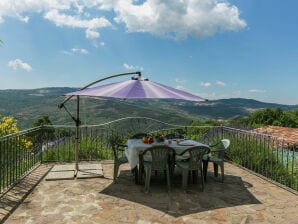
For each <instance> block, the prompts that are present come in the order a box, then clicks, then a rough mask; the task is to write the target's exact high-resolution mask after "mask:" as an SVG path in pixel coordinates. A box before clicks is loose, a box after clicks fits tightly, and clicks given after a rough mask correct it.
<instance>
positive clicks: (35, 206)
mask: <svg viewBox="0 0 298 224" xmlns="http://www.w3.org/2000/svg"><path fill="white" fill-rule="evenodd" d="M52 166H53V165H51V164H43V165H41V166H39V167H38V168H37V169H35V170H34V171H33V172H31V173H30V175H28V176H27V177H26V178H25V179H24V180H23V181H22V182H20V183H19V184H18V185H17V186H16V187H15V188H14V189H12V190H11V191H10V192H8V193H7V194H6V195H4V196H3V197H2V198H1V204H0V223H1V220H2V222H4V221H5V223H7V224H12V223H17V224H21V223H25V224H35V223H38V224H42V223H52V224H54V223H57V224H58V223H86V224H87V223H88V224H89V223H136V224H150V223H152V224H153V223H155V224H157V223H175V224H178V223H210V224H212V223H237V224H245V223H279V224H283V223H298V196H297V194H294V193H292V192H289V191H287V190H284V189H282V188H280V187H278V186H276V185H274V184H272V183H270V182H268V181H266V180H263V179H261V178H259V177H257V176H255V175H254V174H252V173H250V172H248V171H246V170H243V169H241V168H239V167H237V166H235V165H232V164H230V163H226V179H225V182H224V183H220V182H219V181H217V180H216V179H214V178H213V177H211V175H212V170H211V169H210V170H209V172H210V173H208V182H207V183H206V187H205V191H204V192H202V191H201V190H200V188H199V186H200V185H191V186H190V188H189V192H188V193H184V192H183V191H182V190H181V188H180V177H179V175H178V174H177V178H176V179H175V180H174V183H173V187H172V188H173V189H172V191H171V192H170V193H167V192H166V185H165V184H164V183H163V178H159V177H158V176H157V177H154V179H153V182H152V186H151V193H149V194H148V195H146V194H144V193H143V186H141V185H135V184H134V181H133V177H132V176H131V173H130V171H129V167H128V166H127V165H123V166H122V169H121V172H120V177H119V180H118V183H117V184H114V183H113V182H112V179H111V178H112V168H113V165H112V163H111V161H103V162H102V166H103V171H104V176H105V177H104V178H91V179H74V180H55V181H45V180H44V176H45V174H46V173H47V172H48V171H49V169H50V168H51V167H52ZM210 168H211V166H210ZM32 187H33V189H32V190H31V191H30V189H31V188H32ZM10 213H11V214H10ZM9 214H10V215H9Z"/></svg>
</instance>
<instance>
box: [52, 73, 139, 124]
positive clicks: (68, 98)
mask: <svg viewBox="0 0 298 224" xmlns="http://www.w3.org/2000/svg"><path fill="white" fill-rule="evenodd" d="M124 75H138V77H141V72H126V73H120V74H114V75H109V76H106V77H103V78H101V79H99V80H96V81H94V82H91V83H89V84H88V85H86V86H84V87H83V88H81V89H79V90H83V89H86V88H88V87H90V86H92V85H94V84H96V83H99V82H102V81H104V80H107V79H111V78H115V77H119V76H124ZM72 97H73V95H71V96H68V97H67V98H66V99H65V100H64V101H63V102H62V103H60V104H59V105H58V108H59V109H61V108H62V107H65V106H64V104H65V103H66V102H67V101H68V100H70V99H71V98H72ZM76 122H77V121H76Z"/></svg>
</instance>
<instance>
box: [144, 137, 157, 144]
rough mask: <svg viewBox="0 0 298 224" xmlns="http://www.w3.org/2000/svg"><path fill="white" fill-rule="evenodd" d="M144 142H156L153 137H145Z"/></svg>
mask: <svg viewBox="0 0 298 224" xmlns="http://www.w3.org/2000/svg"><path fill="white" fill-rule="evenodd" d="M142 142H143V143H145V144H152V143H153V142H154V140H153V138H148V137H143V138H142Z"/></svg>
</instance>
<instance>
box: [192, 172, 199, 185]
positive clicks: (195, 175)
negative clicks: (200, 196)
mask: <svg viewBox="0 0 298 224" xmlns="http://www.w3.org/2000/svg"><path fill="white" fill-rule="evenodd" d="M198 175H199V174H198V171H197V170H193V171H192V183H193V184H197V183H198Z"/></svg>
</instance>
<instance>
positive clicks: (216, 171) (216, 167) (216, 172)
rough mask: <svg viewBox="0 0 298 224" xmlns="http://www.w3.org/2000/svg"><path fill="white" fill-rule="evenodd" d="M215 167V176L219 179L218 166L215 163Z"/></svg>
mask: <svg viewBox="0 0 298 224" xmlns="http://www.w3.org/2000/svg"><path fill="white" fill-rule="evenodd" d="M213 167H214V176H215V177H217V176H218V164H217V163H213Z"/></svg>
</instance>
